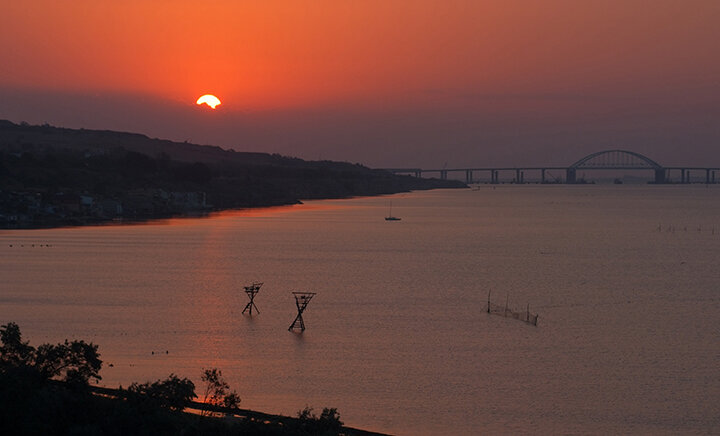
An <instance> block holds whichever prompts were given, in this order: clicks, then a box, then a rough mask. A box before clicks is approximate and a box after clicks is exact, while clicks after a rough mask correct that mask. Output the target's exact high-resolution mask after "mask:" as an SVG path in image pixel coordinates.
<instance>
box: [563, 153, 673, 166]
mask: <svg viewBox="0 0 720 436" xmlns="http://www.w3.org/2000/svg"><path fill="white" fill-rule="evenodd" d="M568 168H569V169H608V170H615V169H637V170H641V169H649V170H661V169H662V168H663V167H662V166H661V165H660V164H659V163H657V162H655V161H654V160H652V159H650V158H649V157H647V156H644V155H642V154H640V153H635V152H634V151H627V150H604V151H598V152H597V153H592V154H589V155H587V156H585V157H584V158H582V159H580V160H579V161H577V162H575V163H574V164H572V165H570V166H569V167H568Z"/></svg>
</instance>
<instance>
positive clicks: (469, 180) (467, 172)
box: [465, 170, 473, 183]
mask: <svg viewBox="0 0 720 436" xmlns="http://www.w3.org/2000/svg"><path fill="white" fill-rule="evenodd" d="M472 182H473V172H472V170H465V183H472Z"/></svg>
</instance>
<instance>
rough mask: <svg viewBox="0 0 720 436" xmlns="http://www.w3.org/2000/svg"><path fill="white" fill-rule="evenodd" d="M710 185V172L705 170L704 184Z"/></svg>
mask: <svg viewBox="0 0 720 436" xmlns="http://www.w3.org/2000/svg"><path fill="white" fill-rule="evenodd" d="M709 183H710V170H705V184H706V185H707V184H709Z"/></svg>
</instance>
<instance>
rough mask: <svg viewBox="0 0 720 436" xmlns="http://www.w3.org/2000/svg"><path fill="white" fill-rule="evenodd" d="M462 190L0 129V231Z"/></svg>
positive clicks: (77, 132)
mask: <svg viewBox="0 0 720 436" xmlns="http://www.w3.org/2000/svg"><path fill="white" fill-rule="evenodd" d="M464 186H465V185H464V184H463V183H460V182H456V181H448V180H437V179H420V178H415V177H410V176H396V175H393V174H391V173H388V172H386V171H383V170H373V169H370V168H367V167H364V166H362V165H358V164H350V163H347V162H332V161H305V160H302V159H298V158H292V157H286V156H281V155H278V154H268V153H248V152H237V151H234V150H224V149H222V148H220V147H215V146H207V145H197V144H190V143H184V142H173V141H167V140H161V139H152V138H148V137H147V136H145V135H140V134H136V133H123V132H113V131H107V130H85V129H66V128H60V127H53V126H49V125H43V126H31V125H27V124H15V123H12V122H10V121H3V120H0V227H30V226H41V225H51V226H52V225H65V224H84V223H88V222H93V221H104V220H109V219H118V218H121V219H145V218H155V217H164V216H172V215H177V214H183V213H188V212H198V211H200V212H202V211H209V210H217V209H229V208H245V207H258V206H271V205H281V204H292V203H297V202H299V201H300V200H303V199H319V198H344V197H350V196H364V195H379V194H390V193H396V192H403V191H409V190H419V189H434V188H457V187H464Z"/></svg>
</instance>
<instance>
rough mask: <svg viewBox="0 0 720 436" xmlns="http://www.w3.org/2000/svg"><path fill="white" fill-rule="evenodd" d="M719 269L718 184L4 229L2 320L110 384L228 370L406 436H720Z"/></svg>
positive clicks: (260, 386) (443, 197)
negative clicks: (82, 345)
mask: <svg viewBox="0 0 720 436" xmlns="http://www.w3.org/2000/svg"><path fill="white" fill-rule="evenodd" d="M390 201H392V205H393V214H394V215H397V216H400V217H402V221H399V222H386V221H384V220H383V217H384V216H385V215H387V213H388V208H389V204H390ZM33 244H35V246H34V247H33V246H32V245H33ZM48 244H49V245H50V246H49V247H48V246H47V245H48ZM11 245H12V247H11ZM719 259H720V189H719V187H716V186H710V187H705V186H682V187H681V186H630V185H618V186H615V185H613V186H499V187H497V188H496V189H494V188H492V187H490V186H482V187H480V188H479V189H477V190H439V191H431V192H418V193H410V194H401V195H395V196H392V197H382V198H358V199H350V200H334V201H312V202H307V203H306V204H305V205H299V206H292V207H283V208H272V209H263V210H255V211H249V212H232V213H223V214H219V215H216V216H213V217H210V218H202V219H177V220H169V221H162V222H154V223H149V224H144V225H128V226H107V227H86V228H69V229H52V230H31V231H25V230H22V231H2V232H0V279H1V281H0V322H1V323H6V322H8V321H15V322H17V323H19V324H20V327H21V330H22V332H23V334H24V336H25V338H26V339H29V340H30V341H31V343H32V344H35V345H38V344H40V343H43V342H58V341H61V340H64V339H65V338H79V339H86V340H89V341H92V342H94V343H96V344H99V345H100V352H101V354H102V358H103V360H104V361H105V363H106V366H105V368H104V369H103V371H102V376H103V380H102V384H103V385H106V386H110V387H116V386H118V385H123V386H127V385H128V384H129V383H130V382H132V381H141V382H142V381H149V380H155V379H158V378H165V377H167V376H168V375H169V374H170V373H171V372H172V373H175V374H178V375H180V376H183V377H190V378H192V379H194V380H195V382H196V383H197V384H199V382H200V380H199V376H200V372H201V369H202V368H208V367H217V368H220V369H221V370H222V371H223V374H224V375H225V377H226V378H227V380H228V381H229V382H230V384H231V386H232V387H234V388H235V389H237V390H238V391H239V393H240V394H241V397H242V398H243V401H242V406H243V407H246V408H253V409H258V410H262V411H266V412H274V413H282V414H290V415H294V414H295V413H296V412H297V411H298V410H300V409H302V408H304V407H305V406H306V405H309V406H312V407H315V408H316V409H321V408H322V407H325V406H327V407H337V408H338V409H339V411H340V414H341V419H343V420H344V421H345V423H346V424H348V425H351V426H356V427H361V428H366V429H370V430H377V431H385V432H392V433H396V434H402V435H416V434H417V435H424V434H438V435H439V434H475V433H478V432H482V433H488V434H507V433H534V434H550V433H554V434H607V433H615V434H617V433H634V434H696V433H700V434H702V433H717V432H720V365H719V363H718V362H720V268H719V267H718V266H719V264H720V262H719ZM253 281H262V282H264V283H265V285H264V286H263V287H262V290H261V291H260V293H259V294H258V296H257V297H256V304H257V306H258V308H259V309H260V314H259V315H256V316H253V317H252V318H251V317H248V316H243V315H242V314H241V311H242V309H243V307H244V306H245V304H246V302H247V297H246V295H245V293H244V292H243V291H242V287H243V286H244V285H248V284H250V283H251V282H253ZM295 290H301V291H312V292H317V296H316V297H315V299H313V300H312V301H311V303H310V305H309V306H308V309H307V311H306V312H305V316H304V318H305V322H306V325H307V327H308V329H307V330H306V331H305V332H304V333H303V334H297V333H290V332H288V330H287V328H288V326H289V325H290V323H291V322H292V321H293V319H294V316H295V314H296V309H295V305H294V300H293V297H292V295H291V293H290V292H291V291H295ZM489 290H492V295H493V299H494V300H496V302H498V303H501V304H504V302H505V299H506V298H507V299H508V301H509V304H510V306H514V307H518V308H525V307H526V305H527V304H529V305H530V310H531V311H533V312H537V313H539V315H540V318H539V325H538V327H533V326H529V325H526V324H524V323H522V322H519V321H515V320H510V319H505V318H502V317H498V316H493V315H488V314H487V313H485V311H484V309H485V306H486V300H487V296H488V291H489ZM165 351H167V354H166V353H165ZM153 352H154V354H153ZM109 363H112V364H113V367H112V368H111V367H108V366H107V364H109Z"/></svg>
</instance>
